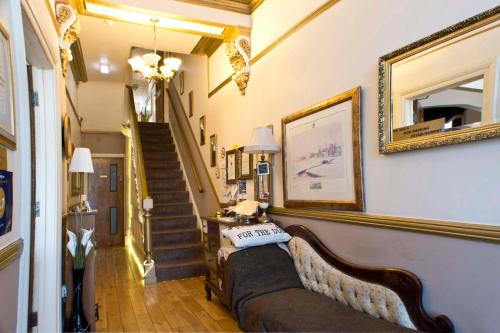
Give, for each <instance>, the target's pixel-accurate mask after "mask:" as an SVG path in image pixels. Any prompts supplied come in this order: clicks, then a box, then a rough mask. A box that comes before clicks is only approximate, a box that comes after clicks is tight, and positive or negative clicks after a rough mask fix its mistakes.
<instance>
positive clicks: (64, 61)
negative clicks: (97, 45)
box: [56, 0, 80, 77]
mask: <svg viewBox="0 0 500 333" xmlns="http://www.w3.org/2000/svg"><path fill="white" fill-rule="evenodd" d="M56 17H57V22H59V26H60V33H61V37H60V38H59V49H60V52H61V66H62V72H63V75H64V77H66V74H67V73H68V64H69V62H70V61H71V60H73V55H72V54H71V50H70V47H71V44H73V42H75V41H76V40H77V39H78V35H79V34H80V21H79V20H78V16H77V14H76V10H75V9H74V8H73V7H71V6H70V5H69V4H68V3H67V1H63V0H60V1H58V2H57V3H56Z"/></svg>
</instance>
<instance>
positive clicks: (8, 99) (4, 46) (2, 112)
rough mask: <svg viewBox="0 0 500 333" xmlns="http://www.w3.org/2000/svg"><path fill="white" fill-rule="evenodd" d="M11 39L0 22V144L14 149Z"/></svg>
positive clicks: (14, 114) (14, 123)
mask: <svg viewBox="0 0 500 333" xmlns="http://www.w3.org/2000/svg"><path fill="white" fill-rule="evenodd" d="M11 52H12V51H11V41H10V36H9V33H8V32H7V29H5V27H4V26H3V25H2V23H0V144H1V145H2V146H4V147H6V148H8V149H10V150H16V122H15V118H16V113H15V102H14V73H13V70H12V68H13V66H12V53H11Z"/></svg>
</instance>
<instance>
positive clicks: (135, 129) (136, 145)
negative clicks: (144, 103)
mask: <svg viewBox="0 0 500 333" xmlns="http://www.w3.org/2000/svg"><path fill="white" fill-rule="evenodd" d="M127 88H128V92H129V101H130V107H129V109H130V115H129V117H130V140H131V143H132V151H133V164H134V167H135V177H136V179H137V184H136V187H137V200H138V208H139V215H140V217H142V220H143V237H142V238H143V240H142V241H143V244H142V247H143V251H144V253H145V261H144V279H145V281H146V283H155V282H156V274H155V268H154V260H153V251H152V234H151V231H152V228H151V217H152V213H151V210H152V209H153V199H152V198H151V197H150V196H149V192H148V184H147V181H146V169H145V167H144V157H143V153H142V152H143V151H142V143H141V140H140V135H139V123H138V120H137V113H136V110H135V101H134V91H133V88H132V86H129V85H127ZM140 217H139V219H140Z"/></svg>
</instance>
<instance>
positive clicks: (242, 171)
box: [238, 147, 253, 179]
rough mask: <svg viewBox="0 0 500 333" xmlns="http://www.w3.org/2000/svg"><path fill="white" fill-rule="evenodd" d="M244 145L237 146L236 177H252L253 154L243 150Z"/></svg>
mask: <svg viewBox="0 0 500 333" xmlns="http://www.w3.org/2000/svg"><path fill="white" fill-rule="evenodd" d="M244 149H245V147H241V148H238V170H239V174H238V179H252V178H253V170H252V166H253V155H252V154H249V153H245V152H244Z"/></svg>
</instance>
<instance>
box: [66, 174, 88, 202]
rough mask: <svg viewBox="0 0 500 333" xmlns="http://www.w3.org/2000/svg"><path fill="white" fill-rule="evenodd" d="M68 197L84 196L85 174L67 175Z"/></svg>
mask: <svg viewBox="0 0 500 333" xmlns="http://www.w3.org/2000/svg"><path fill="white" fill-rule="evenodd" d="M69 184H70V185H69V188H70V191H71V192H70V196H71V197H77V196H79V195H81V194H84V193H85V191H84V184H85V174H84V173H80V172H71V173H69Z"/></svg>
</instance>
